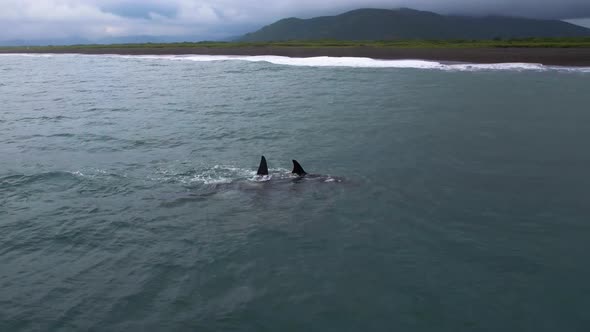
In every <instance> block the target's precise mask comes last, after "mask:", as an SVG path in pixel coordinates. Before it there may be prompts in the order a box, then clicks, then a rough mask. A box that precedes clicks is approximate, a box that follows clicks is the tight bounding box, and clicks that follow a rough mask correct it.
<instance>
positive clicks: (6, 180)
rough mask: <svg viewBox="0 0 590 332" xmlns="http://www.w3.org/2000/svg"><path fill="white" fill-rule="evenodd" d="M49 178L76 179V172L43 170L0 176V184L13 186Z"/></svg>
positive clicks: (8, 186)
mask: <svg viewBox="0 0 590 332" xmlns="http://www.w3.org/2000/svg"><path fill="white" fill-rule="evenodd" d="M49 180H51V181H53V180H58V181H59V180H76V174H75V173H74V172H63V171H54V172H45V173H38V174H33V175H25V174H15V175H9V176H5V177H2V178H0V185H1V186H2V187H6V188H14V187H20V186H24V185H28V184H32V183H36V182H42V181H49Z"/></svg>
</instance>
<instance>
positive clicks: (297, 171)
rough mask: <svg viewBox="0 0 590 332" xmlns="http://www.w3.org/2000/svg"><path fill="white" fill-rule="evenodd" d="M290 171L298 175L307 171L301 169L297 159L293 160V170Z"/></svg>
mask: <svg viewBox="0 0 590 332" xmlns="http://www.w3.org/2000/svg"><path fill="white" fill-rule="evenodd" d="M291 173H294V174H297V175H299V176H303V175H305V174H307V172H305V171H304V170H303V167H301V165H299V163H298V162H297V160H293V171H291Z"/></svg>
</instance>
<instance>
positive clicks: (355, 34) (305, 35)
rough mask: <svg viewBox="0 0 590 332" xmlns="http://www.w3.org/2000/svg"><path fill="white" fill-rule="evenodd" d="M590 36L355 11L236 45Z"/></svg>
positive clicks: (293, 23) (265, 32)
mask: <svg viewBox="0 0 590 332" xmlns="http://www.w3.org/2000/svg"><path fill="white" fill-rule="evenodd" d="M580 36H590V29H587V28H584V27H581V26H577V25H574V24H571V23H567V22H563V21H557V20H537V19H528V18H516V17H502V16H487V17H467V16H445V15H439V14H435V13H431V12H425V11H418V10H413V9H405V8H404V9H395V10H389V9H358V10H353V11H350V12H347V13H344V14H340V15H337V16H323V17H316V18H311V19H299V18H287V19H283V20H280V21H278V22H275V23H273V24H270V25H267V26H265V27H263V28H262V29H260V30H258V31H256V32H252V33H248V34H246V35H244V36H242V37H241V38H239V39H238V40H239V41H285V40H314V39H315V40H317V39H335V40H397V39H494V38H526V37H580Z"/></svg>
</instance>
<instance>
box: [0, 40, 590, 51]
mask: <svg viewBox="0 0 590 332" xmlns="http://www.w3.org/2000/svg"><path fill="white" fill-rule="evenodd" d="M240 47H298V48H301V47H309V48H318V47H334V48H337V47H379V48H389V47H391V48H483V47H492V48H507V47H520V48H587V47H590V37H580V38H521V39H494V40H399V41H390V40H386V41H340V40H310V41H296V40H295V41H282V42H213V41H203V42H183V43H142V44H110V45H101V44H93V45H70V46H15V47H0V50H10V51H15V50H22V51H27V50H28V51H37V52H39V51H47V52H51V51H52V50H60V51H63V50H71V51H72V52H74V51H77V50H88V49H142V48H146V49H154V48H240Z"/></svg>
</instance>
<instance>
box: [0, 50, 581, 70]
mask: <svg viewBox="0 0 590 332" xmlns="http://www.w3.org/2000/svg"><path fill="white" fill-rule="evenodd" d="M11 53H12V54H15V53H29V54H66V53H70V54H72V53H75V54H88V55H101V54H105V55H106V54H118V55H237V56H257V55H277V56H287V57H293V58H307V57H318V56H329V57H363V58H372V59H380V60H408V59H412V60H428V61H439V62H440V61H444V62H465V63H481V64H489V63H511V62H512V63H513V62H519V63H539V64H543V65H550V66H572V67H590V48H394V47H370V46H366V47H363V46H360V47H359V46H355V47H280V46H248V47H113V46H109V47H92V48H85V47H51V48H43V47H39V48H27V47H14V48H4V49H0V54H11Z"/></svg>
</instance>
